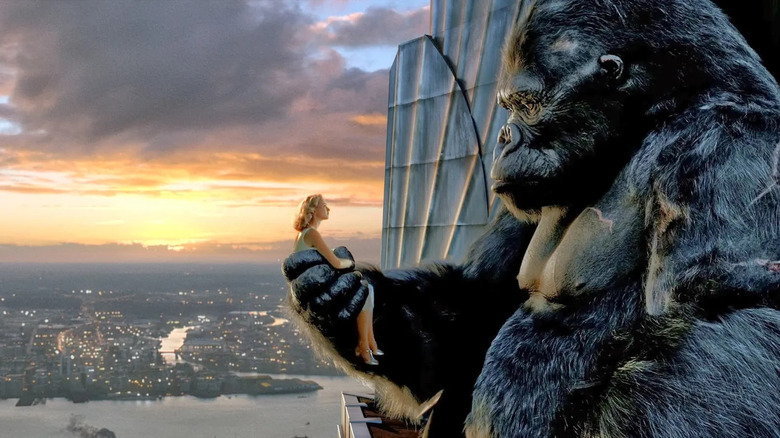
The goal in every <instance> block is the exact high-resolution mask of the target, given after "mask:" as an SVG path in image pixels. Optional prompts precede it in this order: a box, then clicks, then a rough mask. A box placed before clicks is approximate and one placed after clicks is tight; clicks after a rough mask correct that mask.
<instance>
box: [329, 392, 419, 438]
mask: <svg viewBox="0 0 780 438" xmlns="http://www.w3.org/2000/svg"><path fill="white" fill-rule="evenodd" d="M336 436H337V437H338V438H419V436H420V430H419V429H418V428H416V427H414V426H413V425H410V424H408V423H406V422H404V421H402V420H397V419H392V418H388V417H386V416H384V415H382V414H381V413H380V412H379V410H378V409H377V407H376V404H375V401H374V396H372V395H361V394H349V393H341V424H339V425H338V426H337V435H336Z"/></svg>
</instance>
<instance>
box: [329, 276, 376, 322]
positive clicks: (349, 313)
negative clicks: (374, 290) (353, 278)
mask: <svg viewBox="0 0 780 438" xmlns="http://www.w3.org/2000/svg"><path fill="white" fill-rule="evenodd" d="M359 284H360V289H358V290H357V291H356V292H355V293H354V294H353V295H352V296H350V297H349V298H348V300H347V304H346V305H345V306H344V308H343V309H342V310H341V311H340V312H339V313H338V314H337V315H336V316H337V317H338V318H339V319H341V320H353V319H355V318H357V316H358V314H359V313H360V311H361V310H363V304H364V303H365V302H366V299H368V284H367V283H364V282H360V283H359Z"/></svg>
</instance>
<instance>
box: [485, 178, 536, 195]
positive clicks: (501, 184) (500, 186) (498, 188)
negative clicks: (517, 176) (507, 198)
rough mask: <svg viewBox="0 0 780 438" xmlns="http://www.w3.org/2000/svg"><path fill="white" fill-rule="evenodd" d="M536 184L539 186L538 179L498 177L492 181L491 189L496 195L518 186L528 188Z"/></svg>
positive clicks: (518, 187)
mask: <svg viewBox="0 0 780 438" xmlns="http://www.w3.org/2000/svg"><path fill="white" fill-rule="evenodd" d="M538 186H539V181H538V180H523V181H510V180H502V179H499V180H496V181H495V182H494V183H493V186H492V187H491V190H493V192H494V193H496V194H497V195H500V194H502V193H507V192H510V191H513V190H516V189H520V188H523V189H528V188H533V187H538Z"/></svg>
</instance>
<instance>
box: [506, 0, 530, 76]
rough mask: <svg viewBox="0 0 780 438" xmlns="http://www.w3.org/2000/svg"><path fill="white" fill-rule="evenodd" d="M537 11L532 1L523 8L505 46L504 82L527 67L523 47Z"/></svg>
mask: <svg viewBox="0 0 780 438" xmlns="http://www.w3.org/2000/svg"><path fill="white" fill-rule="evenodd" d="M535 10H536V2H535V1H534V0H531V1H529V2H528V3H526V4H525V5H524V6H523V8H522V9H521V10H520V13H519V14H518V16H517V20H516V21H515V26H514V28H513V29H512V33H511V34H510V35H509V38H508V39H507V41H506V44H505V46H504V53H503V56H502V58H503V62H502V63H501V66H502V72H501V77H502V78H503V79H504V80H506V79H508V78H510V77H512V75H514V74H515V73H516V72H518V71H520V70H522V69H523V68H524V67H525V56H524V55H523V45H524V44H525V41H526V38H527V37H528V23H529V22H530V21H531V17H532V16H533V14H534V11H535ZM502 88H503V87H502Z"/></svg>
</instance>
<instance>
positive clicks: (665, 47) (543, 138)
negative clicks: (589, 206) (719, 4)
mask: <svg viewBox="0 0 780 438" xmlns="http://www.w3.org/2000/svg"><path fill="white" fill-rule="evenodd" d="M724 29H727V30H728V31H726V32H724ZM736 58H738V59H737V60H735V59H736ZM746 60H747V61H748V62H747V63H746V62H745V61H746ZM747 64H750V66H748V67H749V68H754V69H755V68H760V67H758V66H759V65H760V62H759V61H758V58H757V57H756V56H755V53H753V52H752V50H750V49H749V48H748V46H747V45H746V44H745V43H744V40H743V39H742V37H741V36H740V35H739V34H738V33H737V31H736V30H735V29H733V27H731V26H730V25H729V24H728V21H727V19H726V17H725V16H724V15H723V14H722V13H721V12H720V11H719V10H718V9H717V8H715V7H714V5H713V4H712V3H711V2H710V1H709V0H642V1H636V0H587V1H579V0H536V1H532V0H528V1H526V2H525V4H524V5H523V7H522V11H521V14H520V16H519V17H518V20H517V23H516V25H515V28H514V31H513V33H512V34H511V35H510V37H509V38H508V40H507V42H506V45H505V48H504V55H503V62H502V73H501V76H500V78H499V85H498V93H497V100H498V104H499V105H500V106H501V107H503V108H504V109H506V111H507V112H508V119H507V122H506V124H505V125H504V126H503V127H502V129H501V131H500V134H499V136H498V142H497V144H496V147H495V149H494V154H493V157H494V160H493V168H492V172H491V177H492V178H493V179H494V181H495V184H494V186H493V190H494V191H495V192H496V193H497V194H498V195H499V196H500V197H501V198H502V200H503V201H504V202H505V203H506V204H508V206H510V208H512V207H514V208H513V209H520V210H526V211H528V210H537V209H539V208H540V207H543V206H571V205H575V204H586V203H589V202H592V201H594V200H595V199H597V198H598V197H599V196H598V195H600V194H602V193H603V192H604V190H606V189H607V188H608V187H609V186H610V185H611V183H612V182H613V181H614V180H615V177H616V175H617V173H618V172H619V171H620V169H622V168H623V167H624V166H625V164H626V163H627V162H628V160H629V159H630V157H631V156H632V154H634V153H635V152H636V151H637V150H638V149H639V148H641V147H642V144H643V139H644V138H645V137H646V136H647V135H648V133H649V132H650V131H651V130H652V129H653V128H654V126H658V125H659V124H661V123H664V120H668V119H669V117H671V116H673V115H674V114H679V113H681V112H682V111H684V110H685V108H687V107H691V106H692V105H695V104H696V102H701V99H702V96H705V95H710V94H711V93H713V91H718V87H721V88H722V89H728V87H731V88H734V86H735V81H736V80H735V79H734V78H735V77H739V78H741V79H739V81H742V82H743V83H744V84H743V85H744V87H749V86H751V85H750V84H751V83H752V82H753V83H755V82H758V81H757V80H756V79H755V75H754V77H753V78H750V77H748V76H750V75H749V74H746V73H745V72H744V71H741V70H739V69H743V70H744V69H746V68H748V67H746V65H747ZM753 64H754V65H753ZM748 73H749V72H748ZM751 81H752V82H751ZM744 87H743V88H744ZM737 88H739V86H738V87H737ZM729 91H733V90H729ZM736 94H738V93H736Z"/></svg>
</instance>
